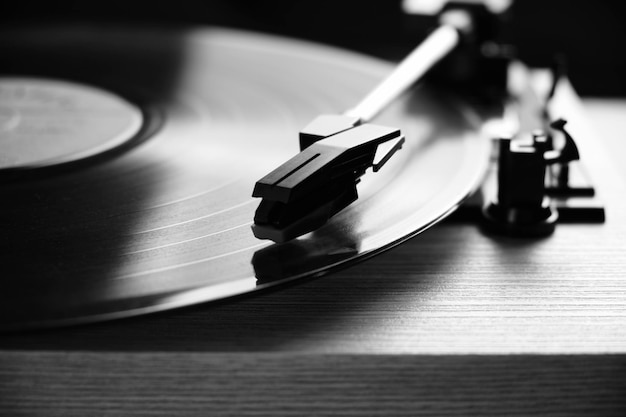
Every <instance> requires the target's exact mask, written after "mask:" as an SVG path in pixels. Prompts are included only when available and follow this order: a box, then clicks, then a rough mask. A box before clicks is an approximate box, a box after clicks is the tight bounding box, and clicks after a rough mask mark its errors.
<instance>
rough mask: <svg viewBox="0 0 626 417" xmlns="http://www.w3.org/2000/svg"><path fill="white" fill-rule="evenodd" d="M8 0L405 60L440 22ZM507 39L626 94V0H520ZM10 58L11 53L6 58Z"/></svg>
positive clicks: (354, 13)
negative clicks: (559, 58)
mask: <svg viewBox="0 0 626 417" xmlns="http://www.w3.org/2000/svg"><path fill="white" fill-rule="evenodd" d="M5 3H9V4H8V5H3V6H2V9H3V10H2V12H0V23H1V24H2V25H3V26H5V27H6V26H13V25H33V24H34V25H40V24H48V23H66V22H69V23H72V22H80V23H84V22H86V23H90V22H94V23H103V22H104V23H109V22H112V23H115V24H120V23H121V24H124V25H127V24H128V25H133V26H144V25H148V26H163V27H172V26H174V27H177V26H185V25H205V24H211V25H221V26H230V27H237V28H246V29H252V30H260V31H264V32H270V33H277V34H284V35H288V36H292V37H297V38H304V39H310V40H315V41H319V42H324V43H329V44H333V45H338V46H342V47H346V48H350V49H355V50H358V51H362V52H366V53H369V54H373V55H377V56H380V57H383V58H387V59H399V58H400V57H401V56H402V55H403V54H405V53H406V52H408V51H409V50H410V49H411V48H412V46H414V45H415V44H416V43H417V42H418V41H419V40H420V39H421V38H422V37H423V36H424V35H425V33H426V31H427V29H428V28H429V27H432V25H433V24H434V22H435V21H434V19H432V18H430V19H429V18H417V19H416V18H408V17H407V16H406V15H405V14H404V13H403V12H402V10H401V7H400V1H399V0H398V1H393V0H374V1H371V0H370V1H356V0H344V1H340V0H334V1H329V0H323V1H305V0H273V1H250V0H221V1H215V0H214V1H208V0H204V1H200V0H171V1H163V0H155V1H145V2H144V1H142V2H138V1H137V2H131V1H130V0H108V1H101V0H96V1H84V0H83V1H48V2H42V1H36V0H20V1H19V2H8V1H6V2H5ZM509 14H510V16H509V17H508V19H507V20H506V21H505V23H504V25H503V26H502V31H501V38H502V40H503V41H504V42H507V43H511V44H513V45H515V46H516V47H517V49H518V53H519V56H520V57H521V58H522V59H523V60H525V61H526V62H527V63H529V64H530V65H534V66H548V65H549V64H550V63H551V61H552V58H553V56H554V55H555V54H557V53H559V54H563V55H564V56H565V57H566V59H567V62H568V68H569V74H570V77H571V79H572V81H573V83H574V85H575V87H576V88H577V90H578V91H579V93H580V94H581V95H584V96H605V97H618V96H626V82H625V80H624V78H625V77H624V74H626V59H625V50H626V24H625V21H626V2H622V1H617V0H613V1H612V0H594V1H576V0H574V1H571V0H570V1H567V0H544V1H540V0H518V1H517V2H515V3H514V5H513V8H512V9H511V10H510V13H509ZM3 59H7V57H3Z"/></svg>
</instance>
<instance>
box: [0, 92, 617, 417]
mask: <svg viewBox="0 0 626 417" xmlns="http://www.w3.org/2000/svg"><path fill="white" fill-rule="evenodd" d="M565 104H567V106H566V107H567V109H564V111H565V112H566V113H567V114H565V115H566V116H570V119H571V120H577V121H579V123H578V124H577V125H576V127H574V125H572V129H573V130H574V129H576V130H577V131H578V132H579V134H578V137H580V138H581V148H582V149H581V154H583V155H584V156H585V161H586V163H587V164H588V167H589V170H590V173H591V174H592V176H593V178H594V180H595V181H596V183H597V184H598V188H599V192H600V193H601V196H602V198H603V199H604V201H605V203H606V206H607V208H608V212H607V223H606V224H604V225H564V226H560V227H558V228H557V231H556V233H555V234H554V235H553V236H552V237H550V238H547V239H545V240H539V241H520V240H511V239H506V238H496V239H494V238H492V237H487V236H484V235H482V234H481V233H480V232H479V230H478V229H477V228H476V227H475V226H474V225H470V224H458V223H450V222H448V223H444V224H440V225H438V226H435V227H434V228H432V229H431V230H430V231H427V232H426V233H424V234H422V235H421V236H419V237H418V238H415V239H412V240H410V241H408V242H406V243H405V244H403V245H401V246H399V247H396V248H394V249H392V250H390V251H389V252H387V253H385V254H383V255H381V256H378V257H376V258H374V259H370V260H368V261H367V262H365V263H362V264H360V265H356V266H354V267H352V268H350V269H346V270H344V271H339V272H338V273H335V274H333V275H331V276H328V277H326V278H323V279H318V280H312V281H308V282H305V283H303V284H299V285H297V286H292V287H289V288H283V289H281V290H280V291H275V292H274V291H272V292H267V291H266V292H264V293H262V294H255V295H252V296H247V297H244V298H240V299H238V300H235V301H231V302H228V303H221V304H216V305H211V306H200V307H193V308H189V309H186V310H182V311H177V312H172V313H166V314H160V315H155V316H148V317H142V318H135V319H130V320H125V321H120V322H111V323H106V324H99V325H90V326H85V327H78V328H71V329H63V330H55V331H48V332H38V333H27V334H14V335H4V336H3V337H2V339H1V340H0V347H1V348H2V354H1V355H0V372H1V375H2V377H1V378H0V414H2V415H42V414H45V415H64V416H72V415H85V414H86V413H88V414H103V415H106V414H107V413H113V414H115V415H133V416H144V415H174V414H175V415H178V416H181V415H182V416H186V415H190V416H191V415H233V416H242V415H250V416H253V415H316V416H330V415H342V416H345V415H369V416H371V415H380V416H389V415H394V416H409V415H411V416H413V415H422V414H424V415H442V416H443V415H445V416H451V415H462V416H467V415H494V416H496V415H497V416H501V415H548V416H582V415H601V416H623V415H625V414H626V397H625V396H624V392H626V379H625V378H624V373H625V371H626V310H625V309H624V306H626V281H625V280H624V271H625V270H626V239H624V237H625V236H626V199H625V198H624V195H626V194H624V190H625V188H624V187H625V184H624V181H623V178H622V177H621V176H620V175H619V174H617V173H616V170H615V169H614V168H613V167H614V164H615V162H616V159H615V158H613V159H612V160H611V158H610V157H609V156H608V154H607V153H606V150H605V149H604V148H603V145H602V138H597V140H596V137H594V136H593V134H592V131H591V130H590V129H589V126H588V125H585V124H584V115H582V114H581V113H580V112H581V108H580V103H579V101H578V100H577V99H576V97H574V96H573V93H572V91H571V90H570V91H569V93H568V96H567V100H566V103H565ZM585 138H587V139H585ZM589 139H592V140H591V141H590V140H589ZM51 410H54V411H51ZM55 412H56V413H55Z"/></svg>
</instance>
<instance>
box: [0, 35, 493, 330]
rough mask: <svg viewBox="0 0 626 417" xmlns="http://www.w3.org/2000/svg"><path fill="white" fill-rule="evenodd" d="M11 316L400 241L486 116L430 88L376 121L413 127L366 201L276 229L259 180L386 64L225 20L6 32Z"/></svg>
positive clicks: (460, 168) (1, 89) (2, 214)
mask: <svg viewBox="0 0 626 417" xmlns="http://www.w3.org/2000/svg"><path fill="white" fill-rule="evenodd" d="M0 53H1V54H2V56H4V57H6V59H4V61H5V62H6V64H5V63H3V66H2V75H1V76H0V150H1V151H2V155H3V157H2V158H0V187H1V189H2V205H1V206H0V223H1V225H2V227H1V229H2V232H1V233H0V264H1V270H2V272H1V274H0V285H1V286H2V288H1V291H0V327H2V328H4V329H11V328H12V329H15V328H25V327H33V326H36V327H38V326H50V325H65V324H73V323H81V322H87V321H95V320H103V319H109V318H115V317H125V316H130V315H136V314H143V313H148V312H153V311H160V310H165V309H169V308H174V307H180V306H184V305H190V304H194V303H200V302H205V301H210V300H216V299H220V298H223V297H227V296H232V295H236V294H241V293H245V292H249V291H253V290H255V289H258V288H263V287H266V286H269V285H272V284H276V283H280V282H284V281H287V280H292V279H295V278H300V277H306V276H312V275H321V274H324V273H327V272H329V271H332V270H333V269H334V268H336V267H338V266H340V265H345V264H347V263H349V262H353V261H356V260H361V259H364V258H366V257H368V256H371V255H372V254H375V253H377V252H379V251H381V250H383V249H385V248H389V247H391V246H393V245H394V244H397V243H399V242H402V241H403V240H406V239H407V238H409V237H411V236H413V235H415V234H417V233H419V232H421V231H423V230H425V229H426V228H427V227H429V226H431V225H433V224H434V223H436V222H437V221H438V220H440V219H442V218H443V217H445V215H446V214H448V213H450V212H451V211H452V210H453V209H454V208H455V207H457V206H458V205H459V204H460V203H461V202H462V201H463V199H464V198H466V197H467V196H468V195H470V194H471V192H472V191H473V190H475V188H476V187H477V186H478V184H479V183H480V181H481V179H482V177H483V175H484V173H485V169H486V167H487V163H488V157H489V150H490V145H489V141H488V140H485V138H483V137H481V135H480V122H481V120H480V118H479V117H478V116H477V114H476V113H475V112H473V111H472V110H471V109H470V108H469V107H466V106H464V105H463V104H462V102H461V101H460V100H457V99H455V98H454V97H453V96H450V95H449V94H447V93H445V92H443V91H439V90H437V89H435V88H432V87H429V86H428V85H423V86H419V87H418V88H416V89H415V91H413V92H412V93H411V94H408V95H406V96H405V97H403V98H402V99H400V100H398V101H397V102H396V103H394V104H393V105H392V106H391V107H390V108H389V109H387V110H386V111H385V112H384V113H383V114H382V115H381V116H380V117H379V118H377V119H376V120H374V121H373V122H374V123H377V124H382V125H388V126H394V127H398V128H400V129H401V130H402V132H403V134H404V135H405V136H406V143H405V145H404V147H403V149H402V150H400V151H399V152H398V153H397V154H396V155H394V157H393V158H392V159H391V160H390V161H389V162H388V163H387V164H386V165H385V166H384V167H383V168H382V169H381V171H380V172H377V173H372V172H368V173H367V174H366V175H365V176H364V177H363V180H362V182H361V183H360V184H359V186H358V191H359V195H360V198H359V199H358V200H357V201H356V202H355V203H353V204H352V205H351V206H349V207H348V208H346V209H344V210H343V211H342V212H340V213H339V214H338V215H336V216H335V217H333V218H332V219H331V221H330V222H329V223H328V224H326V225H325V226H323V227H322V228H321V229H319V230H316V231H315V232H312V233H309V234H307V235H305V236H302V237H301V238H298V239H296V240H294V241H291V242H288V243H285V244H281V245H277V244H274V243H272V242H270V241H263V240H258V239H256V238H255V237H254V235H253V233H252V231H251V224H252V219H253V216H254V211H255V209H256V207H257V206H258V203H259V200H257V199H253V198H252V197H251V193H252V189H253V187H254V184H255V182H256V181H257V180H258V179H259V178H261V177H262V176H264V175H265V174H266V173H268V172H269V171H271V170H272V169H273V168H275V167H277V166H278V165H280V164H281V163H283V162H284V161H286V160H287V159H289V158H290V157H292V156H293V155H295V154H296V153H297V152H298V131H299V130H300V129H301V128H302V127H304V126H305V125H306V124H307V123H308V122H310V121H311V120H312V119H313V118H314V117H316V116H318V115H319V114H339V113H341V112H343V111H344V110H346V109H348V108H350V107H352V106H353V105H354V104H355V103H357V102H358V101H359V99H360V98H361V97H362V96H364V95H365V94H366V93H367V92H368V91H369V90H370V89H371V88H373V87H374V86H375V85H376V83H377V82H378V81H379V80H380V79H382V78H383V77H384V76H385V75H386V74H387V73H388V72H389V71H390V70H391V69H392V65H391V64H389V63H386V62H383V61H379V60H376V59H373V58H369V57H365V56H362V55H357V54H354V53H351V52H346V51H340V50H336V49H333V48H329V47H325V46H319V45H315V44H311V43H306V42H302V41H296V40H290V39H282V38H277V37H272V36H268V35H260V34H253V33H245V32H239V31H233V30H226V29H201V30H187V31H177V32H165V33H164V32H156V31H139V30H121V29H119V28H115V29H111V28H108V29H102V28H87V27H73V28H62V29H59V28H56V29H39V30H29V31H13V32H10V33H8V32H6V31H5V33H2V40H0Z"/></svg>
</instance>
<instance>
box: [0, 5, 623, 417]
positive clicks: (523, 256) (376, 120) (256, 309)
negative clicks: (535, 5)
mask: <svg viewBox="0 0 626 417" xmlns="http://www.w3.org/2000/svg"><path fill="white" fill-rule="evenodd" d="M407 3H409V2H407ZM455 7H460V9H462V11H463V12H466V11H467V10H470V11H471V12H472V13H473V12H474V11H475V10H476V9H473V8H472V7H469V8H467V7H466V6H465V5H463V6H458V5H453V6H451V7H450V9H448V11H450V10H452V12H456V11H458V10H457V9H455ZM481 13H482V9H481ZM444 15H445V12H444V13H442V14H441V16H444ZM445 16H446V18H445V19H443V18H442V19H441V21H442V26H440V29H441V28H443V27H448V26H446V25H447V24H448V23H450V20H448V19H449V18H450V15H445ZM480 16H483V15H480ZM471 17H472V19H475V20H473V22H477V21H478V20H477V19H476V15H471ZM456 18H458V16H454V17H453V19H456ZM481 18H482V17H481ZM462 22H463V21H462ZM457 24H458V21H457V20H454V24H453V26H454V25H457ZM461 24H463V23H461ZM481 24H485V23H484V22H482V21H481ZM454 28H455V30H456V31H458V33H460V38H459V39H456V38H455V39H454V40H453V41H451V43H450V44H449V45H447V46H446V45H443V46H442V45H441V42H443V43H444V44H445V42H447V41H446V40H444V41H442V38H441V37H440V36H441V33H442V32H441V31H440V30H439V29H435V30H434V31H433V32H432V33H431V34H430V37H428V38H427V39H429V40H432V39H435V40H436V41H435V44H436V46H434V47H432V48H431V49H430V50H428V47H427V48H426V49H427V51H426V52H424V50H425V49H424V48H423V45H424V44H422V48H418V50H417V54H418V55H417V56H418V57H419V59H418V61H419V62H423V61H424V57H425V56H429V57H432V56H433V48H434V50H436V51H439V52H441V54H440V56H436V58H434V59H433V62H431V63H429V64H428V65H426V66H425V68H424V70H423V71H417V72H418V74H414V78H411V77H412V76H413V75H412V76H411V77H409V79H408V80H405V81H406V82H405V84H406V85H403V86H402V87H401V88H399V89H398V90H397V91H395V92H394V93H393V94H391V96H392V97H390V98H389V99H388V100H380V96H377V95H376V91H378V90H374V91H375V93H373V95H374V96H375V97H378V98H375V99H374V100H373V101H374V102H376V103H377V104H380V103H379V102H380V101H382V102H384V103H382V104H383V105H380V106H378V107H376V109H375V111H368V109H370V107H368V103H369V104H371V102H372V101H371V100H370V101H368V100H369V99H368V97H371V95H370V96H368V93H369V92H371V91H372V89H373V88H374V87H375V86H376V85H378V84H379V83H380V82H381V81H382V80H385V79H389V78H386V77H389V76H390V74H391V79H392V80H397V79H398V76H397V73H398V71H397V70H396V72H394V71H393V70H394V68H395V66H394V65H392V64H390V63H388V62H386V61H382V60H379V59H376V58H372V57H367V56H364V55H360V54H358V53H354V52H348V51H346V50H340V49H335V48H332V47H329V46H322V45H320V44H316V43H311V42H305V41H302V40H296V39H289V38H285V37H278V36H274V35H268V34H260V33H253V32H246V31H241V30H234V29H225V28H195V29H184V30H174V29H168V30H154V29H129V28H120V27H116V28H115V29H114V30H111V29H110V28H103V27H101V26H98V25H96V26H90V25H78V26H77V25H63V26H53V27H42V28H36V29H34V28H29V29H28V30H24V29H23V28H17V29H14V28H8V29H7V30H5V31H4V33H3V35H4V36H2V40H1V41H0V50H1V51H2V54H3V56H8V57H11V59H10V60H8V61H7V62H6V63H5V64H3V66H2V68H3V73H4V74H5V75H3V76H2V77H1V78H0V112H1V114H2V126H1V127H0V128H1V129H2V139H0V140H1V141H2V142H1V143H2V146H3V151H2V152H3V153H2V157H1V158H0V181H1V186H2V188H3V191H4V192H3V194H4V196H3V201H5V203H3V207H2V209H1V210H0V212H1V213H2V218H3V221H2V224H3V233H2V237H1V238H0V247H1V248H2V255H1V257H0V259H1V261H2V265H3V268H2V269H3V273H2V291H1V293H0V300H1V301H2V303H0V305H1V307H0V311H1V313H2V314H0V326H1V328H2V330H3V334H2V336H1V337H2V339H1V340H2V341H1V344H2V345H1V346H2V348H3V350H4V351H3V356H2V357H3V359H2V360H0V372H2V374H3V378H2V379H1V380H0V408H1V409H2V411H3V413H8V414H9V415H11V414H27V415H36V414H38V413H40V412H41V410H43V409H44V408H42V407H44V405H45V404H48V403H53V406H54V407H58V408H59V410H60V413H61V414H63V415H67V414H68V413H69V414H71V413H72V412H81V413H82V412H83V411H84V410H85V409H87V408H88V409H90V410H98V412H105V411H110V410H120V412H121V413H122V414H130V415H133V414H142V413H143V414H145V413H149V412H153V411H154V412H155V413H167V414H194V413H198V414H200V413H201V414H219V413H220V412H221V413H225V414H234V415H248V414H264V413H268V412H269V413H270V414H274V415H275V414H278V413H284V414H290V415H292V414H293V415H301V414H307V413H309V414H314V415H331V414H337V413H339V414H351V413H352V414H366V415H369V414H371V412H373V414H375V415H377V414H380V415H414V414H415V413H419V412H422V411H424V412H426V413H427V414H428V413H429V412H431V413H432V412H434V414H437V413H439V414H443V415H449V414H452V415H453V414H468V410H475V413H474V412H473V411H472V412H470V414H489V413H491V414H510V413H511V410H514V411H515V412H518V413H521V414H529V413H531V412H532V413H544V414H547V415H550V414H559V413H561V414H564V415H577V413H580V414H584V412H585V411H586V410H593V411H592V414H594V415H598V414H599V415H620V414H621V412H623V411H624V410H625V409H626V404H624V399H623V392H624V388H626V387H625V386H624V380H623V370H624V366H625V363H626V362H625V361H624V357H623V353H624V347H626V335H625V334H624V328H625V327H624V315H623V307H624V305H625V304H624V302H625V301H626V300H624V294H625V292H624V285H623V282H622V281H623V268H624V266H626V255H625V253H626V252H625V249H626V244H625V243H624V240H623V234H624V232H626V229H625V227H626V226H624V221H625V220H626V215H624V209H625V208H626V207H625V206H626V202H625V201H624V199H623V198H622V197H623V193H624V191H625V190H624V182H623V179H622V178H621V176H620V174H619V173H618V172H617V170H616V168H615V165H614V164H615V162H614V158H613V160H612V158H611V156H610V155H609V154H608V152H607V151H606V149H605V145H604V144H603V143H602V140H601V138H598V136H597V134H595V133H594V129H593V127H591V126H590V124H589V122H588V121H587V119H586V117H585V112H584V111H583V108H582V104H581V101H580V99H579V98H578V97H577V95H576V93H575V92H574V90H573V88H572V86H571V84H570V83H569V82H568V80H567V79H566V77H563V76H562V74H560V72H559V71H558V69H557V70H554V69H553V70H552V71H548V70H537V69H533V70H529V69H528V68H527V67H525V66H524V65H521V64H519V63H517V62H516V61H514V60H512V59H511V57H510V54H509V50H508V49H507V48H504V47H501V46H497V48H496V49H493V48H491V49H490V48H486V45H487V43H486V42H485V39H484V38H483V36H490V34H488V35H484V34H483V33H482V32H481V33H480V36H478V35H477V33H478V32H471V34H470V35H467V34H465V33H464V32H463V30H462V29H463V28H465V26H462V27H461V28H460V27H459V26H454ZM474 29H475V28H474ZM455 33H457V32H455ZM443 36H444V37H445V36H446V35H443ZM426 42H429V41H428V40H427V41H426ZM489 45H490V47H491V46H492V45H493V44H489ZM434 55H436V54H434ZM400 68H402V66H401V67H400ZM460 68H461V69H462V71H459V69H460ZM468 68H469V69H468ZM485 74H488V75H487V76H486V75H485ZM400 78H402V77H400ZM416 79H419V82H417V84H415V85H413V84H414V82H415V81H416ZM383 85H384V86H385V85H386V87H383V90H385V91H388V90H389V88H388V84H383ZM404 89H407V90H409V91H407V92H404V93H403V90H404ZM363 97H366V98H365V99H364V100H363V101H360V100H362V99H363ZM364 103H365V104H364ZM364 109H366V110H365V111H364ZM320 115H322V116H321V118H319V117H318V116H320ZM324 115H328V116H324ZM563 120H566V121H567V122H566V123H565V122H563ZM337 123H339V124H340V127H339V128H337V127H336V125H337ZM329 126H330V127H331V128H332V129H331V130H332V131H331V132H330V133H324V132H326V130H328V129H329ZM333 129H334V130H333ZM537 129H540V131H538V130H537ZM320 132H322V133H320ZM511 138H512V139H511ZM337 149H340V150H341V151H340V152H339V151H337ZM337 152H338V153H337ZM328 155H330V156H328ZM298 158H299V159H298ZM323 158H328V159H323ZM322 160H323V161H326V162H325V163H324V164H321V162H320V164H318V165H315V167H314V168H310V170H309V167H310V165H312V164H311V161H315V163H317V162H319V161H322ZM307 170H308V171H307ZM294 176H297V181H295V180H294V181H293V183H292V184H297V185H289V186H285V185H284V184H286V183H287V182H288V180H289V179H290V178H293V177H294ZM255 184H257V185H256V188H255ZM302 184H303V185H302ZM303 190H304V191H303ZM258 197H260V198H258ZM255 212H256V214H255ZM605 213H606V214H605ZM313 278H316V279H313ZM183 307H184V308H183ZM157 312H158V314H148V313H157ZM122 318H123V320H111V319H122ZM68 326H70V327H68ZM84 370H88V372H84ZM112 381H114V383H111V382H112ZM481 398H484V401H483V400H481ZM94 399H95V401H92V400H94ZM118 400H119V401H118ZM148 402H150V404H151V405H150V406H148V405H147V403H148ZM181 409H182V410H184V411H183V412H181Z"/></svg>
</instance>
